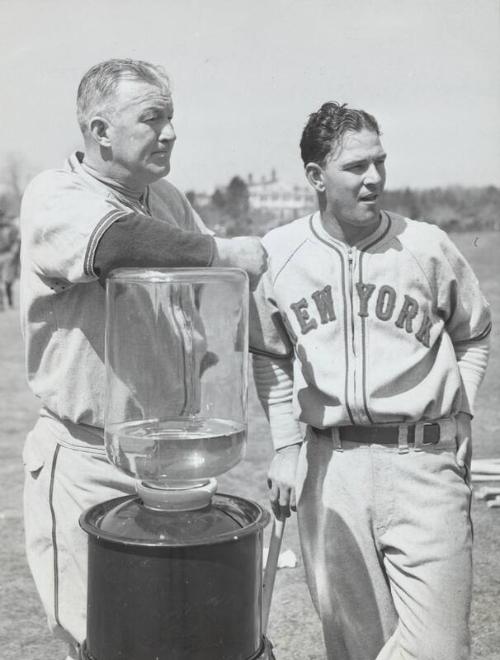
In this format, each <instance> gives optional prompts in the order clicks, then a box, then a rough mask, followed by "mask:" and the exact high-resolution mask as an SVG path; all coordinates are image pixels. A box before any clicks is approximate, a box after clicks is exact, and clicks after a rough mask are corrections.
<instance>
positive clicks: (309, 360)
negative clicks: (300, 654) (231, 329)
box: [254, 103, 490, 660]
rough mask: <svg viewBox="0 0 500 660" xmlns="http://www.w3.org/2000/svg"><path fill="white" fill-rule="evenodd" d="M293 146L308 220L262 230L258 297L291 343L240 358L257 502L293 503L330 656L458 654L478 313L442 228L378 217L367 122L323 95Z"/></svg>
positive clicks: (380, 174)
mask: <svg viewBox="0 0 500 660" xmlns="http://www.w3.org/2000/svg"><path fill="white" fill-rule="evenodd" d="M301 153H302V159H303V162H304V166H305V172H306V176H307V179H308V181H309V183H310V184H311V185H312V186H313V188H314V189H315V190H316V192H317V195H318V201H319V212H317V213H313V214H312V215H310V216H308V217H304V218H301V219H299V220H297V221H295V222H293V223H291V224H289V225H286V226H283V227H280V228H277V229H275V230H273V231H271V232H270V233H269V234H268V235H267V236H266V237H265V239H264V245H265V247H266V250H267V252H268V255H269V269H268V271H267V273H266V274H265V275H264V278H263V280H262V281H261V286H260V287H259V291H258V296H260V300H261V304H264V301H265V302H266V303H268V304H272V305H274V307H275V309H276V312H277V313H278V314H277V317H278V318H281V319H282V321H283V328H284V329H286V332H287V333H288V336H289V337H290V339H291V341H292V343H293V344H294V356H293V357H292V358H289V359H283V358H282V359H277V358H273V357H271V356H270V355H267V356H264V355H261V356H259V355H257V356H255V358H254V372H255V378H256V383H257V388H258V392H259V396H260V398H261V401H262V402H263V405H264V407H265V408H266V409H267V410H268V412H269V418H270V423H271V430H272V435H273V440H274V444H275V448H276V455H275V458H274V459H273V462H272V465H271V467H270V471H269V483H270V488H271V495H270V497H271V503H272V505H273V509H274V511H275V513H276V515H277V516H279V517H282V516H286V515H289V509H290V508H292V509H295V504H296V508H297V514H298V523H299V531H300V536H301V543H302V550H303V556H304V562H305V567H306V574H307V580H308V584H309V588H310V591H311V595H312V598H313V601H314V604H315V606H316V608H317V611H318V613H319V616H320V617H321V621H322V626H323V633H324V639H325V645H326V649H327V657H328V658H329V660H375V658H377V660H389V659H391V660H396V659H402V658H405V659H409V658H415V659H417V658H418V660H431V659H436V658H439V659H440V660H465V659H466V658H468V657H469V630H468V619H469V610H470V601H471V578H472V567H471V543H472V530H471V522H470V515H469V509H470V488H469V485H468V469H469V465H470V457H471V424H470V420H471V418H472V414H473V410H474V400H475V397H476V392H477V389H478V387H479V384H480V382H481V379H482V377H483V375H484V371H485V368H486V363H487V355H488V339H487V338H488V335H489V332H490V314H489V309H488V305H487V303H486V302H485V300H484V298H483V296H482V295H481V292H480V290H479V286H478V282H477V280H476V278H475V276H474V274H473V273H472V271H471V269H470V267H469V265H468V264H467V263H466V261H465V260H464V258H463V257H462V255H461V254H460V253H459V252H458V250H457V249H456V248H455V246H454V245H453V244H452V243H451V241H450V240H449V239H448V237H447V236H446V235H445V234H444V232H443V231H441V230H440V229H439V228H437V227H436V226H433V225H430V224H426V223H424V222H415V221H413V220H409V219H407V218H403V217H401V216H399V215H396V214H394V213H390V212H387V211H382V210H381V209H380V197H381V194H382V192H383V189H384V184H385V159H386V153H385V151H384V148H383V146H382V144H381V141H380V130H379V127H378V124H377V122H376V120H375V118H374V117H373V116H371V115H370V114H368V113H366V112H364V111H361V110H353V109H350V108H348V107H346V105H339V104H337V103H325V104H324V105H323V106H322V107H321V108H320V109H319V110H318V111H317V112H315V113H313V114H312V115H311V116H310V117H309V120H308V122H307V124H306V127H305V129H304V131H303V134H302V140H301ZM257 306H258V307H259V302H258V303H257ZM278 330H279V323H278ZM299 422H302V423H305V424H306V425H307V432H306V436H305V441H304V442H302V436H301V433H300V428H299Z"/></svg>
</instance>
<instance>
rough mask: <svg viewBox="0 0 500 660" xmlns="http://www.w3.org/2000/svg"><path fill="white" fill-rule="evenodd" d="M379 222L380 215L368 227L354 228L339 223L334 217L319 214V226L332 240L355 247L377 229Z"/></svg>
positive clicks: (322, 213)
mask: <svg viewBox="0 0 500 660" xmlns="http://www.w3.org/2000/svg"><path fill="white" fill-rule="evenodd" d="M380 222H381V215H380V214H379V216H378V218H377V220H376V221H375V222H373V223H371V224H369V225H361V226H356V225H351V224H348V223H346V222H342V221H339V220H338V219H337V218H336V217H335V216H332V215H330V214H327V213H324V212H323V211H322V212H321V224H322V225H323V228H324V230H325V231H326V232H327V233H328V234H330V236H332V237H333V238H335V239H337V240H338V241H341V242H342V243H346V244H347V245H355V244H356V243H359V241H361V240H363V239H364V238H366V237H367V236H370V235H371V234H373V232H374V231H376V230H377V229H378V227H379V225H380Z"/></svg>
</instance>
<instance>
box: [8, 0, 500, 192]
mask: <svg viewBox="0 0 500 660" xmlns="http://www.w3.org/2000/svg"><path fill="white" fill-rule="evenodd" d="M0 53H1V56H2V66H1V67H0V120H1V121H0V158H1V157H2V156H4V155H6V154H16V155H17V156H18V157H19V158H21V160H22V162H23V163H25V164H26V167H27V168H29V169H30V170H32V171H33V172H36V171H38V170H41V169H45V168H51V167H58V166H59V165H60V164H61V163H62V162H63V160H64V158H65V157H66V155H67V154H68V153H69V152H70V151H72V150H73V149H75V148H78V147H80V146H81V140H80V134H79V130H78V126H77V123H76V118H75V95H76V89H77V86H78V82H79V80H80V78H81V76H82V75H83V74H84V73H85V71H86V70H87V69H88V68H90V67H91V66H92V65H93V64H95V63H96V62H99V61H101V60H104V59H107V58H110V57H133V58H137V59H144V60H149V61H151V62H154V63H156V64H161V65H163V66H164V67H165V68H166V70H167V71H168V73H169V75H170V77H171V79H172V82H173V97H174V105H175V116H174V125H175V129H176V133H177V142H176V145H175V149H174V153H173V158H172V171H171V174H170V176H169V178H170V179H171V180H172V182H173V183H175V184H176V185H178V186H179V187H180V188H181V189H182V190H184V191H186V190H189V189H194V190H197V191H199V192H201V191H205V192H212V191H213V189H214V187H215V186H217V185H225V184H227V182H228V181H229V179H230V178H231V177H232V176H233V175H236V174H237V175H239V176H242V177H243V178H246V177H247V176H248V174H250V173H251V174H252V175H253V177H254V180H259V179H260V178H261V177H262V176H269V174H270V172H271V170H272V169H273V168H274V169H275V170H276V171H277V174H278V177H279V178H280V179H281V180H283V181H288V182H290V183H302V182H304V181H305V180H304V176H303V170H302V165H301V161H300V155H299V148H298V144H299V141H300V135H301V132H302V129H303V127H304V124H305V122H306V120H307V117H308V115H309V114H310V113H311V112H313V111H315V110H317V109H318V108H319V106H320V105H321V104H322V103H323V102H324V101H327V100H335V101H340V102H347V103H349V105H351V106H353V107H358V108H362V109H364V110H367V111H368V112H371V113H372V114H374V115H375V116H376V118H377V119H378V121H379V123H380V125H381V128H382V132H383V135H382V142H383V144H384V147H385V149H386V150H387V152H388V154H389V156H388V161H387V170H388V181H387V187H388V188H391V189H394V188H401V187H406V186H411V187H413V188H426V187H434V186H446V185H470V186H483V185H499V184H500V0H15V1H13V0H0Z"/></svg>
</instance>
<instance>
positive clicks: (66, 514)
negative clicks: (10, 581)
mask: <svg viewBox="0 0 500 660" xmlns="http://www.w3.org/2000/svg"><path fill="white" fill-rule="evenodd" d="M55 424H57V422H55V421H54V420H52V419H47V418H44V417H40V419H39V420H38V422H37V423H36V425H35V427H34V429H33V430H32V431H31V432H30V433H29V434H28V437H27V439H26V444H25V447H24V451H23V462H24V466H25V485H24V525H25V539H26V555H27V559H28V564H29V567H30V570H31V573H32V575H33V578H34V581H35V584H36V587H37V590H38V593H39V595H40V598H41V600H42V603H43V607H44V609H45V613H46V615H47V620H48V623H49V627H50V629H51V630H52V632H53V634H54V635H55V636H56V637H59V638H60V639H62V640H63V641H67V642H68V644H69V645H70V648H71V649H73V650H72V651H71V652H70V654H69V656H68V657H77V655H76V651H75V650H74V649H77V648H78V645H79V644H80V643H81V642H82V641H83V640H84V639H85V636H86V612H87V535H86V534H85V532H83V530H82V529H81V528H80V526H79V523H78V519H79V517H80V514H81V513H82V512H84V511H86V510H87V509H88V508H90V507H91V506H94V505H95V504H98V503H100V502H104V501H106V500H109V499H111V498H113V497H120V496H122V495H129V494H133V493H135V486H134V484H135V481H134V480H133V479H131V478H129V477H127V476H126V475H122V473H121V472H120V471H119V470H118V469H117V468H115V467H114V466H113V465H111V464H110V463H109V462H108V460H107V458H106V455H105V453H104V448H103V447H102V445H101V446H100V447H99V446H97V447H93V446H89V447H88V448H85V449H72V448H68V447H67V446H63V445H61V444H58V442H57V440H56V438H55V434H54V431H55V430H58V429H57V428H55V426H54V425H55ZM61 426H62V425H61Z"/></svg>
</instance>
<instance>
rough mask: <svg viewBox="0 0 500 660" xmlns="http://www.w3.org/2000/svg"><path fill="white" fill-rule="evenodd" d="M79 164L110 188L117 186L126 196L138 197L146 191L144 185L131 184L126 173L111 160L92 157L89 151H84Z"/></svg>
mask: <svg viewBox="0 0 500 660" xmlns="http://www.w3.org/2000/svg"><path fill="white" fill-rule="evenodd" d="M81 165H82V167H83V169H84V170H85V171H86V172H88V174H90V175H91V176H93V177H94V178H95V179H98V180H99V181H102V182H103V183H105V184H107V185H109V186H111V187H112V188H117V189H118V190H120V191H121V192H123V193H124V194H125V195H126V196H127V197H132V198H134V199H140V198H141V197H142V196H143V195H144V193H145V191H146V186H137V185H135V184H132V185H131V183H130V177H129V175H128V173H122V172H120V171H119V169H118V168H117V167H116V166H114V164H113V163H111V162H110V163H108V162H106V161H103V160H100V159H98V158H97V159H96V158H94V157H92V154H91V153H90V154H87V153H85V157H84V160H83V161H82V163H81Z"/></svg>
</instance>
